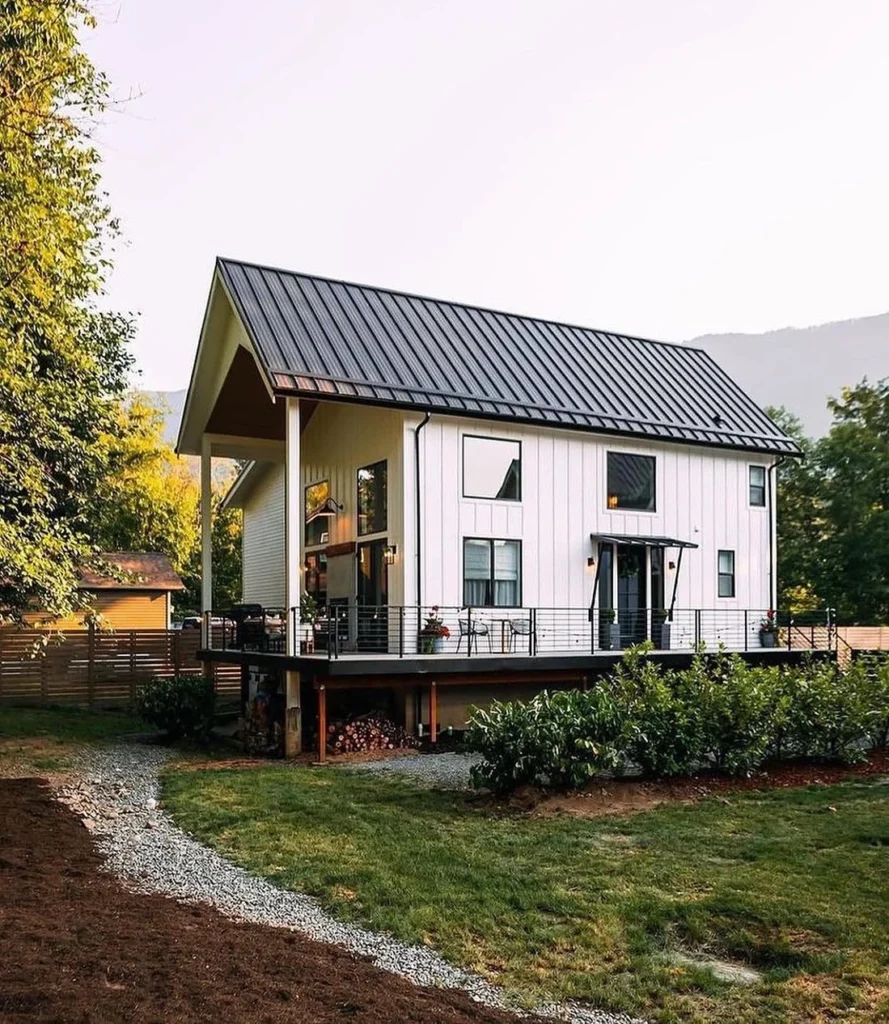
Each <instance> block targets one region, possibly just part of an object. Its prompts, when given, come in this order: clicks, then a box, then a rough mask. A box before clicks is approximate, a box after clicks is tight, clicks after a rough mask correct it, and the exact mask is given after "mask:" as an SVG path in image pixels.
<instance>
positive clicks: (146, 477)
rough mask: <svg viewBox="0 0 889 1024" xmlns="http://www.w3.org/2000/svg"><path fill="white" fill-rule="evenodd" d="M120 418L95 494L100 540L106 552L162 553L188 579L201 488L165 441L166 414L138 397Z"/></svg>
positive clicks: (123, 409) (197, 532) (197, 533)
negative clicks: (104, 472)
mask: <svg viewBox="0 0 889 1024" xmlns="http://www.w3.org/2000/svg"><path fill="white" fill-rule="evenodd" d="M118 417H119V429H118V434H117V438H116V440H115V443H114V444H113V445H112V446H111V447H110V451H109V471H108V475H107V476H106V477H105V478H104V479H103V480H102V481H101V484H100V487H99V488H98V490H97V492H96V495H95V501H94V511H93V515H94V537H95V540H96V542H97V544H98V545H99V547H100V548H101V549H102V550H105V551H160V552H162V553H163V554H165V555H167V556H168V557H169V559H170V561H171V563H172V565H173V568H174V569H175V571H176V572H177V573H179V574H180V575H182V574H184V573H185V572H186V571H187V569H188V566H189V565H190V564H191V560H192V556H193V553H194V550H195V548H196V547H198V546H199V544H200V497H201V495H200V488H199V487H198V485H197V482H196V481H195V478H194V474H193V473H192V471H191V468H190V466H189V465H188V463H187V462H186V461H185V459H182V458H179V457H177V456H176V455H175V454H174V452H173V450H172V448H171V447H170V446H169V445H168V444H167V442H166V441H165V440H164V436H163V429H164V413H163V410H161V409H159V408H158V407H157V406H155V405H153V404H151V403H150V402H149V401H148V400H146V399H145V398H144V397H143V396H141V395H138V394H137V395H134V396H132V397H131V398H130V399H129V400H128V401H127V402H125V403H123V404H122V405H121V406H120V409H119V412H118Z"/></svg>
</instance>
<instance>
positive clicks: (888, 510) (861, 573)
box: [818, 379, 889, 623]
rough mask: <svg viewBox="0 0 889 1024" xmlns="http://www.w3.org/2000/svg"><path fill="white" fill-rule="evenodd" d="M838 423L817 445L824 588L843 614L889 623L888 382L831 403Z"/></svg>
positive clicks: (848, 391)
mask: <svg viewBox="0 0 889 1024" xmlns="http://www.w3.org/2000/svg"><path fill="white" fill-rule="evenodd" d="M828 405H829V408H830V410H831V412H832V413H833V425H832V426H831V428H830V432H829V433H828V434H827V436H826V437H825V438H823V439H822V440H821V441H820V442H819V443H818V461H819V468H820V471H821V500H822V501H823V505H824V510H825V519H826V521H827V523H829V525H830V529H829V532H828V533H827V535H826V536H825V537H824V540H823V543H822V545H821V572H822V580H821V589H822V592H823V594H824V596H825V597H826V598H827V599H828V601H829V602H830V604H831V606H832V607H835V608H836V609H837V611H838V612H839V614H840V616H841V617H845V618H852V619H855V620H857V621H861V622H874V623H884V622H889V379H886V380H882V381H878V382H877V383H875V384H869V383H868V381H867V380H866V379H865V380H863V381H862V382H861V383H860V384H857V385H855V386H854V387H848V388H843V391H842V394H841V396H840V398H838V399H831V400H830V402H829V403H828Z"/></svg>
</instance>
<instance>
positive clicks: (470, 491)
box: [463, 434, 522, 501]
mask: <svg viewBox="0 0 889 1024" xmlns="http://www.w3.org/2000/svg"><path fill="white" fill-rule="evenodd" d="M463 497H464V498H489V499H492V500H494V501H521V500H522V445H521V442H519V441H505V440H501V439H500V438H495V437H475V436H474V435H472V434H464V435H463Z"/></svg>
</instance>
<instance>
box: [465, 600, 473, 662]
mask: <svg viewBox="0 0 889 1024" xmlns="http://www.w3.org/2000/svg"><path fill="white" fill-rule="evenodd" d="M472 628H473V627H472V609H471V608H467V609H466V631H467V633H468V636H467V638H466V641H467V642H466V657H467V658H471V657H472Z"/></svg>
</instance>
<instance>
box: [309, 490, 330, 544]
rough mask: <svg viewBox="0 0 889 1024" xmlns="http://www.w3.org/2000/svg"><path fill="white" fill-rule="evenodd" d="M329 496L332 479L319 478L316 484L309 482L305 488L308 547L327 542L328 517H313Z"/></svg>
mask: <svg viewBox="0 0 889 1024" xmlns="http://www.w3.org/2000/svg"><path fill="white" fill-rule="evenodd" d="M329 497H330V481H328V480H319V481H318V483H316V484H309V486H308V487H307V488H306V490H305V502H304V508H305V514H306V520H305V522H306V531H305V545H306V547H307V548H308V547H312V546H313V545H315V544H326V543H327V535H328V534H327V531H328V523H329V519H328V517H327V516H318V518H317V519H313V518H312V516H313V515H315V513H316V512H317V511H318V509H320V508H321V506H322V505H323V504H324V503H325V502H326V501H327V499H328V498H329Z"/></svg>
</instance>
